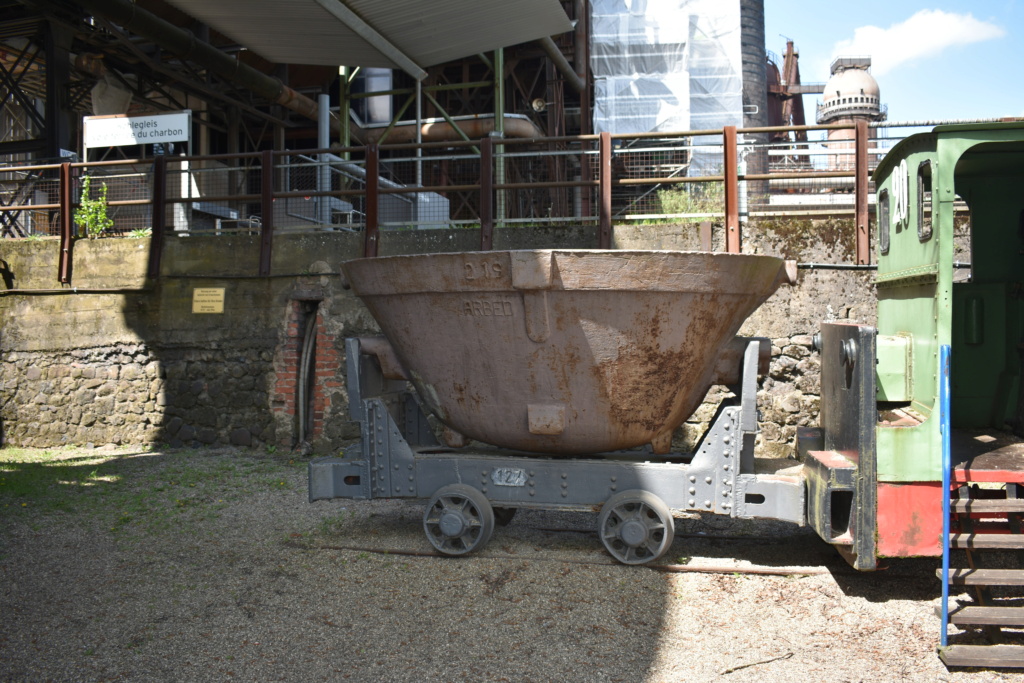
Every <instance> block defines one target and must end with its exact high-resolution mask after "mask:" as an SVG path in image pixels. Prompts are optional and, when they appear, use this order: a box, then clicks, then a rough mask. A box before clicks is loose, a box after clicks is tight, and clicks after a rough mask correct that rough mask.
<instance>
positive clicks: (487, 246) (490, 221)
mask: <svg viewBox="0 0 1024 683" xmlns="http://www.w3.org/2000/svg"><path fill="white" fill-rule="evenodd" d="M493 248H494V141H493V140H491V138H490V137H489V136H488V137H485V138H483V139H482V140H481V141H480V251H490V250H491V249H493Z"/></svg>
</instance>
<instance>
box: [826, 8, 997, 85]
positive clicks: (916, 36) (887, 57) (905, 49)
mask: <svg viewBox="0 0 1024 683" xmlns="http://www.w3.org/2000/svg"><path fill="white" fill-rule="evenodd" d="M1004 35H1006V31H1005V30H1003V28H1002V27H1000V26H998V25H996V24H992V23H989V22H986V21H980V20H978V19H975V18H974V16H972V15H971V14H954V13H952V12H943V11H942V10H938V9H923V10H921V11H919V12H917V13H916V14H914V15H913V16H912V17H910V18H909V19H907V20H906V21H903V22H901V23H899V24H893V25H892V26H890V27H889V28H879V27H877V26H861V27H860V28H857V29H855V30H854V32H853V38H852V39H851V40H841V41H839V42H838V43H836V44H835V46H834V47H833V48H832V56H833V57H839V56H846V55H849V56H854V55H857V56H860V55H869V56H870V57H871V71H872V72H873V73H874V74H875V75H876V76H881V75H884V74H885V73H886V72H889V71H892V70H893V69H895V68H896V67H898V66H900V65H902V64H905V63H907V62H912V61H914V60H917V59H924V58H928V57H934V56H935V55H937V54H939V53H940V52H942V51H943V50H945V49H946V48H948V47H953V46H954V45H970V44H971V43H979V42H982V41H986V40H993V39H995V38H1001V37H1003V36H1004Z"/></svg>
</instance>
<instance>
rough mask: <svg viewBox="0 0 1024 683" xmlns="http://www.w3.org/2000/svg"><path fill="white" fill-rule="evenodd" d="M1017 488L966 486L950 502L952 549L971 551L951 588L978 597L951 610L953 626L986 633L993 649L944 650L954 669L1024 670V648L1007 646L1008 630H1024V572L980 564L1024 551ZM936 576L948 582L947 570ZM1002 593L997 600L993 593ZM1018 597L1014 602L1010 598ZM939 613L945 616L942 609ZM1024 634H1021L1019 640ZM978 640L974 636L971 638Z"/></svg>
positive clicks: (1023, 500)
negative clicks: (992, 554)
mask: <svg viewBox="0 0 1024 683" xmlns="http://www.w3.org/2000/svg"><path fill="white" fill-rule="evenodd" d="M1021 488H1022V487H1019V486H1017V485H1016V484H1012V483H1011V484H1006V487H1005V489H991V488H985V489H982V488H979V487H977V486H971V485H966V486H961V487H960V488H959V489H958V490H957V492H956V496H957V497H956V498H955V499H953V500H951V501H950V506H949V510H950V532H951V533H950V534H949V536H948V547H949V548H951V549H961V550H964V551H965V554H966V558H967V564H968V565H969V567H965V568H956V569H954V568H950V569H949V574H948V582H949V585H950V586H958V587H961V588H966V589H968V590H969V592H970V593H971V594H972V595H973V600H974V602H973V603H968V604H961V605H960V606H959V607H957V606H956V604H955V603H954V604H953V605H950V607H949V612H948V623H950V624H953V625H954V626H957V627H960V628H962V629H965V630H970V629H978V628H980V629H981V635H983V636H985V637H986V638H987V639H988V640H989V641H990V642H991V644H989V645H976V644H951V645H948V646H946V647H943V648H941V649H940V650H939V656H940V658H941V659H942V661H943V662H944V663H945V664H946V666H949V667H984V668H1000V669H1002V668H1024V645H1012V644H1007V643H1005V642H1003V641H1004V640H1005V638H1006V637H1007V636H1008V635H1009V634H1008V633H1004V631H1003V629H1007V628H1009V629H1024V607H1022V606H1020V605H1021V600H1022V598H1024V592H1022V591H1020V590H1016V591H1014V590H1013V589H1014V588H1016V587H1024V569H990V568H979V567H978V566H977V565H978V561H979V560H980V559H981V557H980V555H982V554H983V552H984V551H996V550H1002V551H1019V550H1024V533H1021V518H1022V516H1024V496H1021V495H1019V494H1020V493H1021ZM936 574H937V575H938V576H939V579H940V580H941V579H942V570H941V569H939V570H937V572H936ZM993 587H999V589H997V591H996V593H998V595H999V597H996V596H995V595H994V593H993V591H992V590H991V589H992V588H993ZM1011 593H1013V597H1005V596H1008V595H1010V594H1011ZM936 612H938V613H939V615H940V616H941V614H942V606H941V605H940V606H939V607H938V608H937V610H936ZM1020 635H1021V634H1020V633H1017V634H1015V638H1016V639H1019V636H1020ZM968 637H972V638H973V637H974V636H970V635H969V636H968Z"/></svg>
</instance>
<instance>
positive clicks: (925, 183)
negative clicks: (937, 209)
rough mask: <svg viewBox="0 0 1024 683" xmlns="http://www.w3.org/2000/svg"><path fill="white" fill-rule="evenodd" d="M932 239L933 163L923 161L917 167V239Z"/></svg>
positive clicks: (924, 240) (925, 240)
mask: <svg viewBox="0 0 1024 683" xmlns="http://www.w3.org/2000/svg"><path fill="white" fill-rule="evenodd" d="M931 237H932V162H930V161H922V162H921V165H920V166H918V167H917V238H918V239H919V240H921V241H922V242H927V241H928V240H930V239H931Z"/></svg>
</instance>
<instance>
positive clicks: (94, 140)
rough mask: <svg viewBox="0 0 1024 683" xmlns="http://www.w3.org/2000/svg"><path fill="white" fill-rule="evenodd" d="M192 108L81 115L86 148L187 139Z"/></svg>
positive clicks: (190, 128) (153, 143)
mask: <svg viewBox="0 0 1024 683" xmlns="http://www.w3.org/2000/svg"><path fill="white" fill-rule="evenodd" d="M191 131H192V112H191V111H183V112H177V113H174V114H154V115H152V116H121V115H118V116H86V117H83V119H82V137H83V139H84V140H85V148H86V149H91V148H94V147H123V146H125V145H155V144H161V143H165V142H188V140H189V137H190V133H191Z"/></svg>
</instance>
